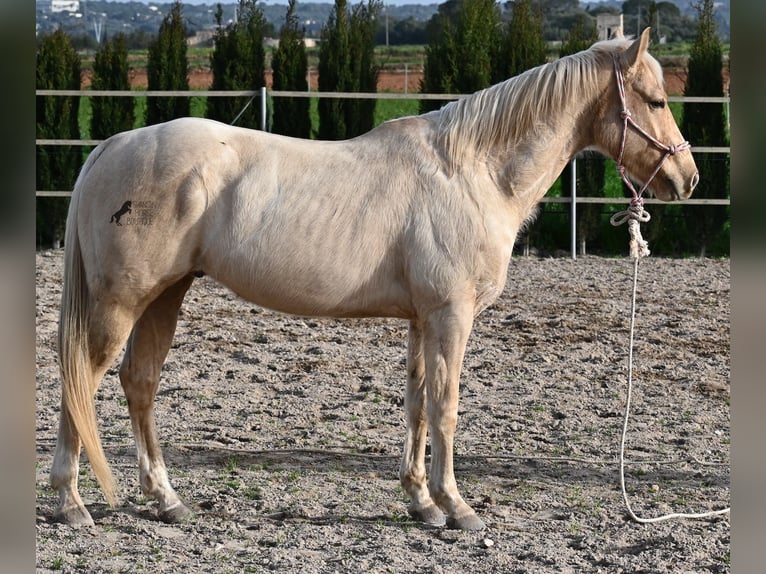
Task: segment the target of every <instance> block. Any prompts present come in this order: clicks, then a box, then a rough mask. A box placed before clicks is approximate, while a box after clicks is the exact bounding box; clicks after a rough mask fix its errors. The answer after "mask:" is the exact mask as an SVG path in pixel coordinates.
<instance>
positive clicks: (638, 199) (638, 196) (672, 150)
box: [612, 55, 691, 221]
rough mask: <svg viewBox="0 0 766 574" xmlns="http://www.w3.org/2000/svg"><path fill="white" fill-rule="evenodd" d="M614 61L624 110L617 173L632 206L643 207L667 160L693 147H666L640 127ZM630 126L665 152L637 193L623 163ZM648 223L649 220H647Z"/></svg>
mask: <svg viewBox="0 0 766 574" xmlns="http://www.w3.org/2000/svg"><path fill="white" fill-rule="evenodd" d="M612 60H613V61H614V73H615V76H616V78H617V92H618V93H619V95H620V105H621V106H622V109H621V110H620V117H621V118H622V141H621V142H620V154H619V156H618V159H617V171H618V172H619V173H620V177H621V178H622V181H624V182H625V185H627V186H628V189H630V191H631V193H632V194H633V200H632V201H631V205H634V204H638V205H643V198H642V195H643V193H644V192H645V191H646V189H647V188H648V187H649V184H650V183H651V182H652V180H653V179H654V178H655V176H656V175H657V174H658V173H659V171H660V168H661V167H662V164H664V163H665V160H666V159H668V158H669V157H670V156H672V155H675V154H676V153H678V152H679V151H683V150H687V149H689V148H691V145H690V144H689V142H688V141H683V142H681V143H680V144H678V145H665V144H664V143H662V142H661V141H659V140H658V139H657V138H655V137H654V136H653V135H651V134H650V133H649V132H647V131H646V130H645V129H644V128H642V127H641V126H639V125H638V124H637V123H636V122H635V121H634V120H633V118H632V117H631V115H630V110H628V105H627V103H626V101H625V78H624V76H623V75H622V68H620V61H619V59H618V57H617V56H614V55H613V56H612ZM628 125H630V126H631V127H632V128H633V129H634V130H636V131H637V132H638V133H639V134H641V135H642V136H644V137H645V138H646V139H647V140H649V141H650V142H651V143H652V144H653V145H654V147H656V148H657V149H659V150H660V151H662V152H664V154H663V156H662V158H661V159H660V161H659V162H658V163H657V167H655V168H654V171H653V172H652V175H650V176H649V179H647V180H646V183H644V185H643V187H641V189H640V190H639V191H636V188H635V187H633V183H631V181H630V179H629V178H628V176H627V174H626V170H625V164H624V163H623V157H624V155H625V140H626V138H627V135H628ZM647 221H648V218H647Z"/></svg>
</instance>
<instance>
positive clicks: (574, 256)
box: [570, 158, 577, 260]
mask: <svg viewBox="0 0 766 574" xmlns="http://www.w3.org/2000/svg"><path fill="white" fill-rule="evenodd" d="M570 199H571V200H572V203H571V205H570V209H571V213H572V217H571V218H570V219H571V220H572V231H571V234H572V259H573V260H574V259H577V160H576V159H575V158H572V197H571V198H570Z"/></svg>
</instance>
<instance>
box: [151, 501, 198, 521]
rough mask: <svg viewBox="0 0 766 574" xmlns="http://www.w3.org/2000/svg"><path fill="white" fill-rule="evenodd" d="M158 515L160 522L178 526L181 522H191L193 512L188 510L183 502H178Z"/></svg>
mask: <svg viewBox="0 0 766 574" xmlns="http://www.w3.org/2000/svg"><path fill="white" fill-rule="evenodd" d="M158 514H159V518H160V520H162V522H164V523H165V524H178V523H179V522H184V521H186V520H189V519H190V518H191V517H192V515H193V513H192V511H191V510H189V509H188V508H186V506H185V505H184V503H183V502H177V503H175V504H174V505H172V506H169V507H168V508H166V509H164V510H161V511H160V512H159V513H158Z"/></svg>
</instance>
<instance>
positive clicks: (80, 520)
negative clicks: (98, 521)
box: [53, 506, 94, 526]
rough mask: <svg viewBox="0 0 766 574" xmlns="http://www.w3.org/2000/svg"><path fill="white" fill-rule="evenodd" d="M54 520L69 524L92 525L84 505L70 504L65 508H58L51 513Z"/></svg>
mask: <svg viewBox="0 0 766 574" xmlns="http://www.w3.org/2000/svg"><path fill="white" fill-rule="evenodd" d="M53 521H54V522H61V523H62V524H69V525H70V526H93V525H94V522H93V518H91V516H90V513H89V512H88V511H87V510H85V507H84V506H72V507H70V508H67V509H66V510H62V509H59V510H57V511H56V512H55V513H54V514H53Z"/></svg>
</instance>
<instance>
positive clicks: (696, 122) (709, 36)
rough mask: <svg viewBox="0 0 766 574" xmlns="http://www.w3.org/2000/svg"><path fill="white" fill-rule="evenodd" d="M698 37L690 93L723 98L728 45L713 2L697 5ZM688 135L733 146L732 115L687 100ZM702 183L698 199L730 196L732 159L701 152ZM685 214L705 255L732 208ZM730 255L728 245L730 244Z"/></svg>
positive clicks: (689, 208)
mask: <svg viewBox="0 0 766 574" xmlns="http://www.w3.org/2000/svg"><path fill="white" fill-rule="evenodd" d="M695 7H696V10H697V18H698V25H697V35H696V37H695V39H694V43H693V45H692V48H691V52H690V55H689V64H688V74H687V80H686V89H685V90H684V95H686V96H718V97H721V96H723V95H724V94H723V78H722V76H721V68H722V67H723V66H722V64H723V49H722V47H721V40H720V39H719V37H718V32H717V31H716V23H715V17H714V16H715V8H714V2H713V0H701V1H700V2H699V3H698V4H697V5H696V6H695ZM681 131H682V133H683V134H684V136H685V137H686V138H687V139H688V140H689V141H690V142H691V143H692V145H695V146H725V145H728V135H727V128H726V116H725V112H724V106H723V104H722V103H692V102H684V115H683V121H682V124H681ZM695 160H696V162H697V167H698V168H699V173H700V182H699V184H698V185H697V188H696V189H695V192H694V197H695V198H699V199H703V198H727V197H729V159H728V156H722V155H720V154H709V153H700V154H696V155H695ZM682 213H683V216H684V220H685V222H686V226H687V231H688V237H689V240H690V241H691V243H692V246H693V247H696V249H697V251H698V253H699V255H700V256H701V257H704V256H705V255H706V254H707V253H708V252H709V251H710V249H711V248H712V247H713V245H714V243H715V241H716V240H717V239H718V238H719V237H720V236H721V234H722V233H723V231H724V225H725V222H726V221H727V219H728V210H727V208H726V207H724V206H710V205H684V206H683V207H682ZM723 249H724V251H725V252H726V253H728V246H724V248H723Z"/></svg>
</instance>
